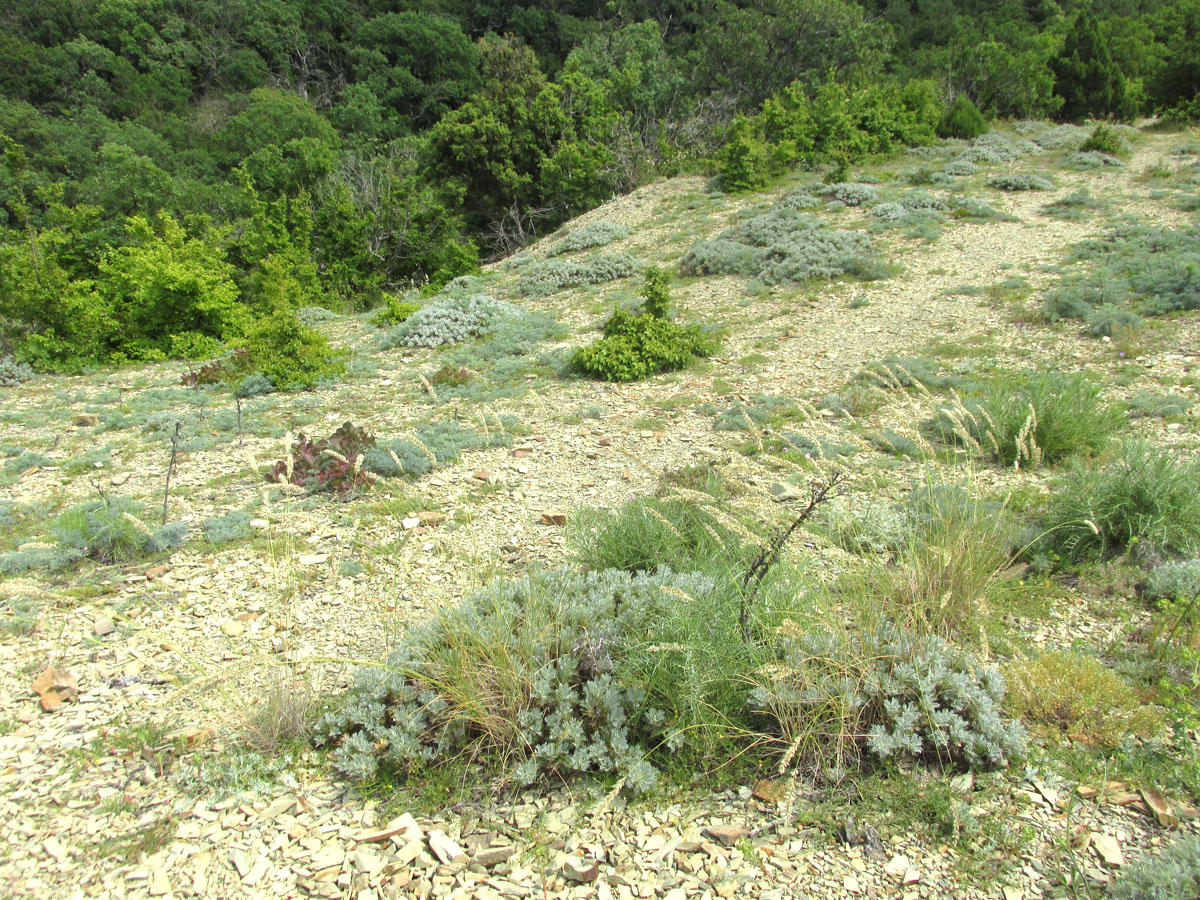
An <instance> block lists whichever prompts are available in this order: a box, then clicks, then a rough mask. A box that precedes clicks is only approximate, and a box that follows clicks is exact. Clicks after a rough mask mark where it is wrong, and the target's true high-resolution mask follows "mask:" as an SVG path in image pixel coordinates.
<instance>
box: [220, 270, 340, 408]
mask: <svg viewBox="0 0 1200 900" xmlns="http://www.w3.org/2000/svg"><path fill="white" fill-rule="evenodd" d="M267 268H268V272H269V274H270V278H264V281H263V286H262V290H263V297H264V302H268V303H269V304H270V308H269V311H268V312H266V313H265V314H264V315H262V316H261V317H260V318H259V319H258V320H257V321H256V322H255V323H254V324H253V325H252V326H250V327H249V328H248V329H247V330H246V340H245V344H244V349H245V351H246V353H247V360H246V363H245V369H247V370H249V371H250V372H257V373H258V374H260V375H262V376H264V377H265V378H269V379H270V380H271V383H272V385H274V387H275V389H276V390H280V391H291V390H301V389H304V388H311V387H313V386H314V385H315V384H316V383H317V382H318V381H320V380H322V379H327V378H333V377H336V376H337V375H340V374H342V373H343V372H344V371H345V368H346V366H345V363H344V362H343V361H342V360H341V359H340V358H339V356H338V354H337V353H336V352H335V351H334V350H333V349H332V348H331V347H330V346H329V342H328V341H327V340H325V337H324V335H322V334H321V332H319V331H317V330H316V329H315V328H313V327H311V326H309V325H305V324H303V323H302V322H301V321H300V317H299V316H298V315H297V314H296V310H295V309H294V308H293V307H292V305H291V303H290V301H289V300H288V299H287V298H288V295H289V292H290V291H291V290H292V289H293V288H292V287H291V286H290V285H291V281H292V279H291V278H290V277H289V276H287V275H286V274H284V273H283V272H282V270H281V269H277V268H275V267H273V266H270V265H268V267H267Z"/></svg>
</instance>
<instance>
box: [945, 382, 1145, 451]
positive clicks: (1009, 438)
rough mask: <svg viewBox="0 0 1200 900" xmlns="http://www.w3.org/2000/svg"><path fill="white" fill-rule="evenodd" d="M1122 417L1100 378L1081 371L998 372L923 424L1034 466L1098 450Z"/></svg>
mask: <svg viewBox="0 0 1200 900" xmlns="http://www.w3.org/2000/svg"><path fill="white" fill-rule="evenodd" d="M1123 422H1124V415H1123V413H1122V412H1121V410H1120V409H1119V408H1117V407H1116V406H1114V405H1112V404H1109V403H1106V402H1105V401H1104V400H1103V398H1102V396H1101V386H1100V384H1099V383H1098V382H1097V381H1095V380H1094V379H1092V378H1089V377H1088V376H1086V375H1084V374H1082V373H1060V372H1034V373H1026V374H1024V375H1017V376H1010V377H1000V378H996V379H995V380H993V381H992V382H990V383H989V384H987V385H986V386H985V387H984V388H983V390H982V392H981V393H980V394H979V395H978V396H976V397H967V398H966V399H963V398H959V397H957V396H956V397H955V401H954V402H953V403H951V404H948V405H946V406H943V407H942V408H941V409H939V410H938V413H937V416H936V417H935V418H934V419H933V420H932V421H930V422H929V423H927V426H926V430H927V431H928V432H930V433H932V434H933V435H934V436H936V437H939V438H941V439H943V440H946V441H948V442H950V443H954V444H958V445H959V446H965V447H969V448H973V449H975V450H976V451H978V452H979V453H980V454H981V455H983V456H985V457H990V458H992V459H994V460H996V461H997V462H1000V463H1002V464H1003V465H1010V466H1011V465H1015V466H1019V467H1022V468H1036V467H1037V466H1038V465H1040V464H1042V463H1045V464H1047V465H1050V464H1053V463H1056V462H1060V461H1062V460H1064V459H1067V458H1069V457H1072V456H1079V455H1083V456H1090V455H1094V454H1096V453H1098V452H1100V451H1101V450H1102V449H1104V447H1105V446H1106V445H1107V443H1108V441H1109V440H1110V439H1111V438H1112V436H1113V434H1115V433H1116V432H1117V430H1118V429H1119V428H1120V427H1121V425H1122V424H1123Z"/></svg>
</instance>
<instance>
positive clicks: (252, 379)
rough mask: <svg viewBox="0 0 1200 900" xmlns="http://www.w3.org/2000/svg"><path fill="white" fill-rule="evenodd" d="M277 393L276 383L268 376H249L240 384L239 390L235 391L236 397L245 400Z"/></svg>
mask: <svg viewBox="0 0 1200 900" xmlns="http://www.w3.org/2000/svg"><path fill="white" fill-rule="evenodd" d="M274 392H275V382H273V381H272V380H271V379H270V378H268V377H267V376H266V375H259V374H257V373H255V374H254V375H247V376H246V377H245V378H243V379H242V380H241V381H239V382H238V386H237V388H235V389H234V395H235V396H237V397H241V398H242V399H243V400H245V399H248V398H250V397H261V396H262V395H263V394H272V393H274Z"/></svg>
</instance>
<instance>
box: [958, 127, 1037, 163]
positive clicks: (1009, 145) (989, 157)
mask: <svg viewBox="0 0 1200 900" xmlns="http://www.w3.org/2000/svg"><path fill="white" fill-rule="evenodd" d="M1039 149H1040V148H1039V147H1038V145H1037V144H1035V143H1033V142H1032V141H1026V140H1021V139H1017V140H1013V139H1011V138H1008V137H1006V136H1004V135H1002V134H997V133H995V132H989V133H988V134H983V135H980V136H979V137H977V138H975V140H973V141H971V143H970V146H968V147H967V148H966V149H965V150H963V152H962V154H961V156H960V157H959V158H960V159H965V160H966V161H967V162H971V163H1000V162H1013V161H1014V160H1018V159H1020V158H1021V157H1022V156H1028V155H1029V154H1031V153H1037V152H1038V150H1039Z"/></svg>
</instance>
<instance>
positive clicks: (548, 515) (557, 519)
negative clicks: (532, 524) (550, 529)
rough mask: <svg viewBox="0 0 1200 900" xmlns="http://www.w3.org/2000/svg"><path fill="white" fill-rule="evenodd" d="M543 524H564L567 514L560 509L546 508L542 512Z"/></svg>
mask: <svg viewBox="0 0 1200 900" xmlns="http://www.w3.org/2000/svg"><path fill="white" fill-rule="evenodd" d="M542 524H543V525H566V524H567V514H566V513H565V512H563V511H562V510H558V509H548V510H546V511H545V512H544V513H542Z"/></svg>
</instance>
